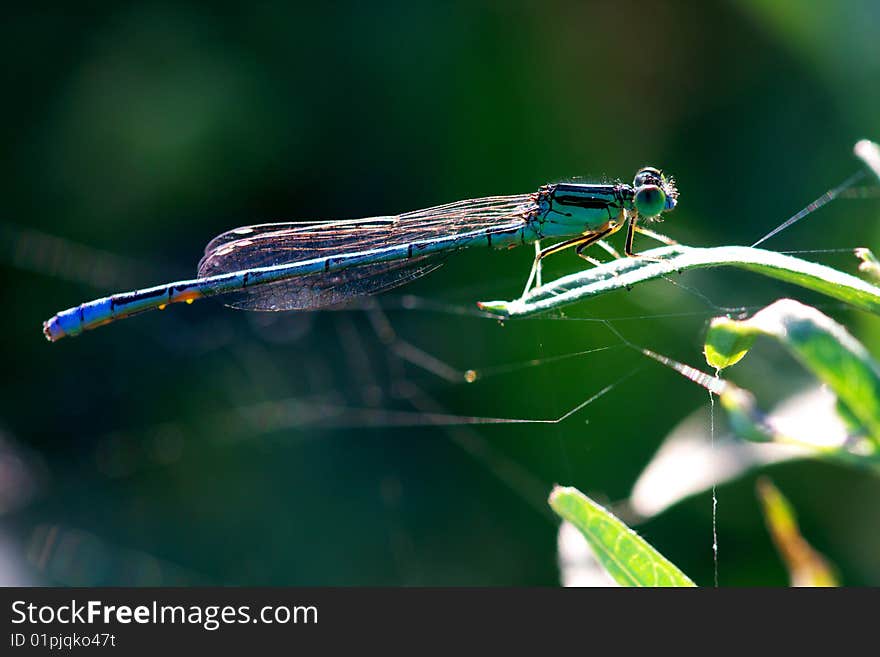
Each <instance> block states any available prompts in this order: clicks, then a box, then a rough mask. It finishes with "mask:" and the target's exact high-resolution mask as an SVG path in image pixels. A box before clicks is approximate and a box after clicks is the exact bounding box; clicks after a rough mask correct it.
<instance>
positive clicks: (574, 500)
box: [550, 486, 694, 586]
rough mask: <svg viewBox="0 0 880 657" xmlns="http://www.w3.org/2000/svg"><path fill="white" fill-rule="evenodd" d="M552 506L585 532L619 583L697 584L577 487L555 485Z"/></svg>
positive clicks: (648, 584)
mask: <svg viewBox="0 0 880 657" xmlns="http://www.w3.org/2000/svg"><path fill="white" fill-rule="evenodd" d="M550 506H551V507H552V508H553V510H554V511H555V512H556V513H557V514H559V516H560V517H562V518H563V520H567V521H568V522H570V523H572V524H573V525H574V526H575V527H577V528H578V529H579V530H580V531H581V533H582V534H583V535H584V538H586V539H587V542H588V543H589V544H590V547H591V548H592V549H593V552H594V553H595V555H596V558H597V559H598V560H599V563H601V564H602V567H603V568H605V570H606V571H608V574H609V575H611V576H612V577H613V578H614V579H615V581H617V583H618V584H620V585H622V586H694V583H693V582H692V581H691V580H690V578H688V576H687V575H685V574H684V573H683V572H681V571H680V570H679V569H678V568H676V567H675V565H674V564H673V563H672V562H670V561H669V560H668V559H667V558H666V557H664V556H663V555H662V554H660V553H659V552H658V551H657V550H655V549H654V548H653V547H652V546H651V545H650V544H649V543H648V542H647V541H645V540H644V539H643V538H641V537H640V536H639V535H638V534H636V533H635V532H634V531H633V530H632V529H630V528H629V527H627V526H626V525H625V524H624V523H623V522H621V521H620V520H618V519H617V518H616V517H615V516H614V515H613V514H611V512H609V511H608V510H607V509H605V508H603V507H601V506H600V505H598V504H596V503H595V502H594V501H593V500H591V499H590V498H589V497H587V496H586V495H584V494H583V493H581V492H580V491H579V490H577V489H576V488H569V487H561V486H557V487H556V488H554V489H553V492H552V493H551V494H550Z"/></svg>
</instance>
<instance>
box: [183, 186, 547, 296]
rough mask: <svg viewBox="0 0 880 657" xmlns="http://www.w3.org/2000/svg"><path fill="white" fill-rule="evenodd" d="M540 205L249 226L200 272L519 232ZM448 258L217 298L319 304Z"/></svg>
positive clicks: (522, 199) (487, 202) (522, 200)
mask: <svg viewBox="0 0 880 657" xmlns="http://www.w3.org/2000/svg"><path fill="white" fill-rule="evenodd" d="M535 209H536V205H535V197H534V195H531V194H523V195H519V196H500V197H489V198H483V199H475V200H469V201H458V202H456V203H450V204H447V205H442V206H438V207H435V208H428V209H426V210H418V211H416V212H408V213H405V214H402V215H397V216H388V217H372V218H368V219H352V220H344V221H317V222H292V223H280V224H257V225H254V226H245V227H242V228H236V229H234V230H231V231H228V232H226V233H223V234H222V235H219V236H217V237H215V238H214V239H213V240H211V242H210V243H209V244H208V246H207V247H206V249H205V256H204V257H203V258H202V261H201V262H200V263H199V276H200V277H204V276H213V275H215V274H222V273H227V272H233V271H243V270H247V269H253V268H257V267H269V266H275V265H281V264H288V263H293V262H300V261H303V260H311V259H314V258H321V257H326V256H332V255H341V254H345V253H357V252H361V251H366V250H369V249H375V248H380V247H385V246H394V245H400V244H411V243H413V242H423V241H426V240H430V239H433V238H440V237H443V238H447V237H454V236H456V235H459V234H462V233H467V232H472V231H477V232H479V231H480V230H481V229H486V230H489V229H495V228H497V229H499V230H516V229H518V228H519V227H521V226H524V225H525V223H526V221H527V217H528V216H529V214H530V213H532V212H533V211H534V210H535ZM458 246H465V244H459V245H458ZM446 255H448V254H447V253H438V254H432V255H427V256H418V257H415V258H408V259H403V260H398V261H392V262H383V263H375V264H365V265H360V266H357V267H352V268H350V269H343V270H340V271H336V272H328V273H320V274H310V275H306V276H299V277H296V278H293V279H290V280H287V281H280V282H278V283H272V284H268V285H261V286H256V287H253V288H251V289H247V290H242V291H240V292H234V293H230V294H225V295H223V296H222V297H218V298H219V299H220V300H221V301H222V302H223V303H225V304H226V305H229V306H232V307H233V308H241V309H246V310H293V309H306V308H320V307H324V306H328V305H334V304H339V303H342V302H344V301H347V300H348V299H350V298H352V297H355V296H361V295H367V294H375V293H377V292H381V291H384V290H387V289H390V288H392V287H396V286H398V285H403V284H404V283H408V282H409V281H412V280H414V279H416V278H418V277H420V276H424V275H425V274H427V273H429V272H431V271H433V270H434V269H436V268H437V267H439V266H440V264H442V260H443V259H444V258H445V256H446Z"/></svg>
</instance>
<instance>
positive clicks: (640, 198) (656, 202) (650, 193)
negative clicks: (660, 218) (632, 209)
mask: <svg viewBox="0 0 880 657" xmlns="http://www.w3.org/2000/svg"><path fill="white" fill-rule="evenodd" d="M635 204H636V210H638V211H639V214H640V215H641V216H643V217H656V216H657V215H659V214H660V213H661V212H663V211H664V210H666V209H667V207H666V193H665V192H664V191H663V190H662V189H660V188H659V187H658V186H657V185H642V186H641V187H639V188H638V189H637V190H636V197H635Z"/></svg>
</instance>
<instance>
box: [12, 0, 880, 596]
mask: <svg viewBox="0 0 880 657" xmlns="http://www.w3.org/2000/svg"><path fill="white" fill-rule="evenodd" d="M878 25H880V5H878V4H877V3H876V2H873V1H872V0H863V1H856V0H853V1H850V2H836V3H830V2H829V3H811V4H810V5H809V6H805V5H803V3H799V2H781V1H776V2H771V1H769V0H767V1H763V0H751V1H746V2H736V3H734V2H729V3H727V2H719V3H697V2H662V3H640V2H620V1H617V0H615V1H614V2H598V3H592V2H589V3H588V2H540V3H539V2H493V3H477V2H439V3H411V2H400V3H350V4H347V3H268V2H253V3H245V4H242V3H230V4H228V5H225V6H224V5H223V4H221V3H215V4H213V6H211V7H210V8H209V7H207V6H203V4H202V3H184V2H177V3H170V2H169V3H162V2H149V1H148V2H135V3H119V2H114V3H104V4H101V3H89V4H88V6H87V7H86V6H83V7H79V6H78V7H77V8H76V9H72V8H67V7H65V8H61V7H59V8H56V9H52V8H51V7H48V6H43V7H42V8H33V7H30V6H27V5H26V4H20V5H18V6H16V7H14V8H8V9H7V10H6V12H5V16H4V21H3V24H2V27H0V33H2V38H0V49H2V56H3V61H4V71H5V74H6V76H7V79H6V83H5V85H4V87H5V89H6V92H5V94H4V102H3V103H2V105H0V126H2V130H3V152H4V157H3V158H2V162H0V166H2V173H3V176H2V178H3V181H4V185H3V190H4V191H3V207H4V211H3V218H2V261H0V271H2V275H3V280H4V285H2V286H0V299H2V305H3V308H4V309H5V321H4V330H3V340H2V343H0V352H2V362H3V370H4V376H3V380H2V394H0V582H2V583H3V584H13V583H21V584H45V583H49V584H65V585H67V584H69V585H91V584H115V585H125V584H197V583H202V584H254V585H256V584H274V585H331V584H332V585H367V584H383V585H428V584H431V585H463V584H475V585H499V584H515V585H555V584H557V583H558V582H559V573H558V569H557V565H556V527H557V522H556V520H555V519H554V518H553V517H552V515H551V514H550V513H549V511H548V510H547V508H546V506H545V499H546V495H547V493H548V492H549V490H550V487H551V485H552V484H553V483H554V482H558V483H563V484H570V485H575V486H577V487H579V488H581V489H582V490H584V491H586V492H588V493H590V494H591V495H593V496H595V497H596V499H599V500H602V501H605V502H608V503H616V502H619V501H621V500H625V499H626V497H627V496H628V495H629V492H630V489H631V488H632V486H633V483H634V481H635V480H636V478H637V477H638V475H639V473H640V472H641V471H642V469H643V468H644V467H645V465H646V464H647V463H648V462H649V461H650V459H651V456H652V454H653V453H654V452H655V450H656V449H657V448H658V446H659V445H660V444H661V442H662V440H663V438H664V436H666V435H667V434H668V433H669V432H670V431H671V430H672V429H673V428H674V427H675V426H676V425H677V424H678V423H679V422H681V421H682V420H683V419H684V418H686V417H688V416H689V415H690V414H691V413H694V412H705V411H706V409H707V407H708V400H707V398H706V394H705V391H704V390H701V389H700V388H697V387H696V386H694V385H693V384H691V383H689V382H687V381H685V380H683V379H681V378H680V377H679V376H677V375H675V374H674V373H672V372H670V371H669V370H666V369H664V368H662V367H660V366H659V365H656V364H654V363H652V362H649V361H646V360H645V359H644V358H642V357H640V356H639V355H638V354H637V353H635V352H633V351H631V350H627V349H625V348H622V347H620V343H619V340H618V339H617V338H615V337H614V336H613V335H612V334H611V333H610V332H609V331H608V330H607V328H605V327H604V325H602V324H601V323H597V322H591V321H560V320H558V319H557V320H554V319H541V320H530V321H520V322H508V323H506V324H505V325H503V326H502V325H499V323H498V322H496V321H493V320H490V319H486V318H483V317H479V316H477V315H476V314H475V313H474V312H473V311H474V302H475V301H477V300H480V299H497V298H511V297H513V296H515V295H516V294H518V293H519V291H520V289H521V285H522V281H523V277H524V276H525V274H526V273H527V270H528V266H529V264H530V260H531V255H532V254H531V252H530V251H529V250H527V249H517V250H514V251H511V252H504V253H502V252H486V251H484V250H482V249H480V250H476V251H473V252H463V253H461V254H457V255H456V256H454V257H453V258H451V259H450V260H449V262H448V263H447V265H446V266H445V267H443V268H442V269H441V270H439V271H438V272H435V273H434V274H432V275H431V276H429V277H427V278H426V279H423V280H421V281H418V282H417V283H415V284H412V285H411V286H408V287H407V288H405V289H402V290H398V291H395V292H392V293H389V294H386V295H384V296H382V297H380V298H379V299H378V300H377V303H376V304H372V305H369V304H368V305H365V306H361V307H357V308H353V309H349V310H341V311H330V312H323V313H299V314H278V315H275V314H250V313H243V312H237V311H233V310H229V309H226V308H223V307H222V306H221V305H220V304H216V303H212V302H204V303H199V304H195V305H193V306H191V307H186V306H182V307H173V308H171V309H169V310H166V311H165V312H164V313H151V314H149V315H145V316H143V317H139V318H136V319H132V320H128V321H125V322H121V323H119V324H116V325H113V326H110V327H106V328H103V329H100V330H99V331H96V332H93V333H91V334H86V335H84V336H82V337H79V338H76V339H69V340H64V341H62V342H60V343H58V344H48V343H47V342H46V341H45V340H44V338H43V336H42V334H41V332H40V323H41V322H42V321H43V320H44V319H46V318H47V317H49V316H50V315H52V314H53V313H54V312H56V311H58V310H60V309H63V308H67V307H70V306H72V305H75V304H77V303H80V302H82V301H86V300H89V299H92V298H95V297H98V296H103V295H105V294H108V293H112V292H116V291H122V290H126V289H131V288H134V287H139V286H140V287H143V286H148V285H153V284H157V283H160V282H166V281H170V280H175V279H179V278H188V277H191V276H192V274H193V273H194V270H195V266H196V263H197V262H198V260H199V257H200V255H201V249H202V247H203V245H204V244H205V243H206V242H207V241H208V240H209V239H210V238H211V237H212V236H214V235H215V234H217V233H220V232H222V231H224V230H226V229H228V228H231V227H234V226H237V225H241V224H247V223H258V222H264V221H271V220H284V219H302V218H346V217H360V216H370V215H377V214H388V213H395V212H400V211H405V210H410V209H415V208H421V207H428V206H430V205H433V204H439V203H443V202H447V201H451V200H457V199H461V198H468V197H475V196H485V195H493V194H506V193H520V192H526V191H531V190H534V189H536V188H537V187H538V186H539V185H541V184H543V183H545V182H548V181H553V180H560V179H564V178H567V177H572V176H586V177H593V178H595V179H597V180H602V179H616V178H620V179H623V180H630V179H631V177H632V175H633V172H634V171H635V170H636V169H637V168H638V167H640V166H642V165H645V164H649V163H650V164H655V165H657V166H661V167H663V168H665V169H666V170H667V171H670V172H672V173H673V174H674V175H675V177H676V179H677V180H678V183H679V186H680V189H681V199H680V205H679V209H677V210H676V211H675V213H674V214H672V215H670V216H669V219H668V220H667V223H666V224H664V230H665V232H667V233H668V234H670V235H672V236H674V237H675V238H677V239H679V240H680V241H683V242H685V243H688V244H694V245H718V244H751V243H752V242H753V241H755V240H756V239H757V238H758V237H760V236H761V235H763V234H764V233H766V232H767V231H769V230H770V229H771V228H773V227H774V226H776V225H777V224H779V223H780V222H782V221H783V220H784V219H786V218H787V217H788V216H790V215H791V214H793V213H794V212H795V211H797V210H798V209H800V208H801V207H802V206H804V205H806V204H807V203H808V202H809V201H811V200H812V199H813V198H815V197H817V196H818V195H819V194H821V193H822V192H824V191H825V190H826V189H828V188H830V187H832V186H834V185H836V184H837V183H839V182H840V181H841V180H843V179H844V178H845V177H846V176H848V175H849V174H851V173H852V172H853V171H855V170H857V168H858V166H859V164H858V162H857V161H856V160H855V159H854V158H853V156H852V154H851V149H852V145H853V143H854V142H855V141H856V140H857V139H858V138H861V137H873V138H875V139H876V138H877V137H878V136H880V113H878V108H880V39H878V38H877V26H878ZM878 222H880V204H878V201H877V200H876V199H874V200H871V199H862V200H858V199H855V200H854V199H847V200H840V201H836V202H834V203H832V204H831V205H829V206H828V207H826V208H824V209H822V210H820V211H819V212H817V213H816V214H815V215H813V216H810V217H809V218H808V219H806V220H804V221H803V222H801V223H800V224H798V225H797V226H796V227H794V228H792V229H790V230H788V231H786V232H784V233H782V234H780V235H779V236H778V237H776V238H774V239H773V240H772V241H770V242H768V243H767V245H766V246H768V247H771V248H777V249H825V248H842V247H852V246H875V247H876V243H877V236H878V230H877V226H878ZM815 257H816V258H820V257H821V256H819V255H817V256H815ZM822 260H823V261H824V262H828V263H831V264H834V265H836V266H840V267H841V268H843V269H845V270H847V271H853V270H854V269H855V265H856V263H855V260H854V259H853V258H851V257H850V256H847V255H846V254H842V255H841V254H828V255H827V256H826V257H822ZM581 265H582V263H581V261H579V260H578V259H577V258H575V257H574V256H573V255H570V256H567V255H561V256H557V257H555V258H554V259H553V260H552V261H551V263H550V264H549V265H548V271H547V274H546V276H548V277H549V276H553V275H554V274H561V273H565V272H570V271H574V270H576V269H577V268H578V267H580V266H581ZM676 283H678V285H676V284H672V283H669V282H666V281H659V282H655V283H652V284H648V285H644V286H641V287H639V288H637V289H635V290H633V291H632V292H630V293H620V294H614V295H610V296H608V297H606V298H602V299H596V300H594V301H591V302H589V303H584V304H581V305H580V306H577V307H574V308H571V309H568V310H567V311H566V314H567V316H568V317H570V318H574V319H586V320H589V319H590V318H593V319H595V318H617V319H615V322H614V325H615V327H616V328H618V329H619V330H620V331H621V332H622V333H623V334H624V335H626V337H627V338H628V339H630V340H632V341H633V342H636V343H638V344H642V345H645V346H649V347H650V348H651V349H653V350H655V351H658V352H661V353H664V354H668V355H670V356H672V357H674V358H677V359H679V360H681V361H684V362H687V363H690V364H692V365H695V366H700V365H701V364H702V356H701V353H700V351H701V345H702V337H703V334H704V331H705V327H706V325H707V322H708V320H709V319H710V318H711V317H712V316H713V315H716V314H719V313H720V312H723V309H724V308H739V307H743V306H748V307H752V306H754V307H760V306H761V305H763V304H766V303H769V302H771V301H773V300H775V299H776V298H778V297H780V296H784V295H794V296H796V297H797V298H799V299H803V300H806V301H808V302H815V303H818V304H823V305H822V307H823V308H824V309H825V310H826V312H829V313H830V314H832V315H833V316H835V317H836V318H838V319H840V320H841V321H843V322H844V323H846V324H847V325H848V326H849V327H850V328H851V330H852V331H853V332H854V333H856V335H857V336H858V337H860V338H861V339H862V340H864V341H865V342H866V343H867V344H869V345H870V346H872V347H873V348H874V349H875V353H877V351H876V350H878V349H880V323H878V321H877V319H876V318H872V317H868V316H866V315H864V314H861V313H857V312H854V311H849V310H847V309H844V308H840V307H839V306H838V305H833V304H828V301H827V299H821V298H818V297H813V296H811V295H809V294H806V293H804V292H803V291H801V290H797V289H794V288H790V287H787V286H785V285H783V284H780V283H774V282H770V281H768V280H763V279H761V278H758V277H756V276H754V275H749V274H738V273H732V272H729V271H714V272H705V271H704V272H694V273H688V274H685V275H684V276H682V277H681V278H680V279H676ZM603 347H607V348H606V349H603V350H601V351H596V352H594V353H588V354H584V355H581V356H573V355H572V354H575V353H577V352H583V351H587V350H595V349H599V348H603ZM565 355H568V357H567V358H562V359H558V360H553V357H555V356H565ZM532 359H538V360H539V361H542V362H540V363H539V364H537V365H534V366H527V361H530V360H532ZM545 359H546V360H547V362H544V360H545ZM508 364H513V365H518V366H515V367H509V368H508V367H505V366H506V365H508ZM493 368H494V369H493ZM468 369H474V370H476V371H477V372H478V373H482V374H483V376H478V378H477V380H476V381H475V382H473V383H467V382H466V381H465V377H464V375H463V373H464V372H465V371H466V370H468ZM730 376H731V378H733V379H734V380H735V381H737V383H739V384H741V385H744V386H746V387H750V388H751V389H753V390H754V391H755V392H756V393H758V394H759V396H760V398H761V400H762V403H763V404H764V405H765V406H770V405H771V404H772V403H773V401H775V400H777V399H781V398H783V397H785V396H786V395H788V394H791V393H792V392H795V391H797V390H798V389H800V388H802V387H803V386H805V385H807V384H808V383H809V380H808V378H807V377H806V375H805V374H804V373H803V372H802V371H801V370H800V368H799V367H798V366H797V365H796V364H794V363H793V362H792V361H790V359H788V358H787V357H786V356H784V355H783V354H782V353H780V352H779V350H778V349H775V348H774V347H773V346H772V345H765V346H764V347H759V349H758V351H756V352H755V354H753V355H752V356H750V357H749V358H748V359H747V360H746V361H745V362H744V363H743V364H742V365H740V366H738V367H737V368H735V370H733V371H731V373H730ZM624 377H628V378H624ZM622 379H623V380H622ZM611 384H616V385H615V386H614V387H613V389H612V390H610V391H609V392H608V393H607V394H605V395H604V396H602V397H601V398H599V399H597V400H596V401H595V402H593V403H592V404H590V405H588V406H587V407H586V408H584V409H582V410H581V411H579V412H578V413H576V414H574V415H573V416H572V417H570V418H568V419H567V420H565V421H564V422H560V423H557V424H536V423H498V424H464V425H461V424H459V420H457V419H456V418H459V419H461V420H460V421H461V422H465V420H464V419H463V418H479V417H490V418H508V419H552V418H557V417H559V416H561V415H563V414H564V413H565V412H567V411H568V410H570V409H572V408H573V407H575V406H576V405H578V404H580V403H581V402H583V401H584V400H586V399H587V398H589V397H590V396H592V395H594V394H595V393H597V392H598V391H600V390H602V389H603V388H605V387H606V386H609V385H611ZM768 472H769V474H770V475H771V476H772V477H773V479H774V480H775V481H776V483H777V484H778V485H779V486H780V488H781V489H782V490H783V491H784V492H785V493H786V494H787V495H788V497H789V498H790V500H791V502H792V503H793V505H794V506H795V508H796V509H797V510H798V512H799V514H800V520H801V524H802V529H803V532H804V534H805V535H806V536H807V538H808V539H809V540H810V541H811V542H812V543H813V545H814V546H816V547H817V548H818V549H820V550H821V551H822V552H823V553H825V554H826V556H827V557H828V558H829V559H830V560H831V561H832V562H834V564H835V565H836V566H837V568H838V569H839V571H840V573H841V577H842V580H843V581H844V582H845V583H847V584H874V585H876V584H878V583H880V560H878V559H877V555H878V554H880V532H878V531H877V527H878V520H880V517H878V511H877V509H878V508H880V507H878V504H880V482H878V480H877V479H876V478H872V477H871V476H870V475H868V474H867V473H861V472H852V471H850V470H845V469H843V468H841V467H840V466H836V465H833V464H828V463H818V462H797V463H789V464H786V465H778V466H775V467H773V468H770V469H769V471H768ZM718 499H719V506H718V534H719V544H720V556H719V577H720V583H721V584H722V585H765V584H772V585H784V584H785V583H786V582H787V575H786V572H785V570H784V568H783V566H782V564H781V562H780V561H779V557H778V556H777V554H776V552H775V551H774V549H773V546H772V544H771V541H770V539H769V537H768V536H767V533H766V530H765V528H764V525H763V521H762V519H761V516H760V511H759V506H758V503H757V501H756V499H755V495H754V479H753V476H751V475H750V476H746V477H745V478H743V479H741V480H739V481H737V482H734V483H731V484H728V485H724V486H722V487H720V488H719V490H718ZM711 508H712V504H711V499H710V497H709V495H708V494H702V495H698V496H696V497H694V498H691V499H689V500H687V501H685V502H683V503H681V504H679V505H677V506H675V507H674V508H672V509H670V510H668V511H666V512H665V513H663V514H661V515H659V516H657V517H655V518H653V519H651V520H650V521H648V522H645V523H642V524H641V525H640V526H639V531H640V532H641V533H642V534H643V535H644V536H645V537H646V538H648V540H650V541H651V542H652V543H653V544H654V545H655V546H657V547H658V548H659V549H660V550H661V551H662V552H664V553H665V554H666V555H667V556H668V557H670V558H671V559H672V560H673V561H674V562H676V563H677V564H678V565H680V566H681V567H682V568H683V569H684V570H685V571H686V572H687V573H688V574H690V575H691V576H692V577H693V578H694V579H695V580H696V581H697V582H698V583H700V584H711V583H712V571H713V563H712V550H711V545H712V514H711Z"/></svg>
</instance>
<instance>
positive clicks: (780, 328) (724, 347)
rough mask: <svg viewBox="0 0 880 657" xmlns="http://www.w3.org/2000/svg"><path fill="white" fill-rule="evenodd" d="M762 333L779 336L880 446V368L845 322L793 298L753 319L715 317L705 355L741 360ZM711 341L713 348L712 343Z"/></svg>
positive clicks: (720, 362) (717, 363) (723, 362)
mask: <svg viewBox="0 0 880 657" xmlns="http://www.w3.org/2000/svg"><path fill="white" fill-rule="evenodd" d="M758 335H765V336H768V337H772V338H775V339H776V340H778V341H779V343H780V344H781V345H782V346H783V347H785V348H786V349H787V350H788V351H789V352H790V353H791V354H792V355H793V356H794V357H795V358H796V359H797V360H798V361H800V362H801V364H803V365H804V367H806V368H807V369H808V370H810V371H811V372H812V373H813V374H814V375H815V376H816V377H817V378H818V379H819V380H820V381H822V382H823V383H825V384H826V385H827V386H828V387H829V388H830V389H831V390H832V391H833V392H834V394H835V395H837V398H838V400H839V402H840V404H842V405H843V406H844V407H845V411H846V413H847V418H848V419H850V418H852V419H855V420H856V421H857V422H858V424H859V425H860V426H861V427H864V428H865V430H867V432H868V433H869V434H870V436H871V437H873V439H874V440H873V442H874V448H877V447H880V366H878V365H877V363H876V362H875V361H874V359H873V358H871V355H870V354H869V353H868V351H867V349H865V347H864V346H863V345H862V344H861V343H860V342H859V341H858V340H856V339H855V338H854V337H853V336H852V334H850V333H849V331H847V330H846V329H845V328H844V327H843V326H841V325H840V324H838V323H837V322H835V321H834V320H833V319H831V318H830V317H828V316H827V315H824V314H823V313H821V312H819V311H818V310H816V309H815V308H813V307H811V306H806V305H804V304H802V303H799V302H798V301H794V300H792V299H780V300H779V301H777V302H775V303H773V304H771V305H769V306H767V307H766V308H764V309H763V310H761V311H759V312H757V313H755V315H754V316H752V317H751V318H749V319H744V320H732V319H728V318H726V317H720V318H716V319H715V320H713V321H712V324H711V325H710V327H709V331H708V334H707V336H706V359H707V361H708V362H709V364H710V365H711V366H713V367H716V368H721V367H726V366H728V365H730V364H733V363H735V362H737V361H738V360H739V359H740V358H742V357H743V356H744V355H745V353H746V351H748V348H749V346H750V345H751V342H752V341H754V339H755V337H756V336H758ZM710 345H711V347H710Z"/></svg>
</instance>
